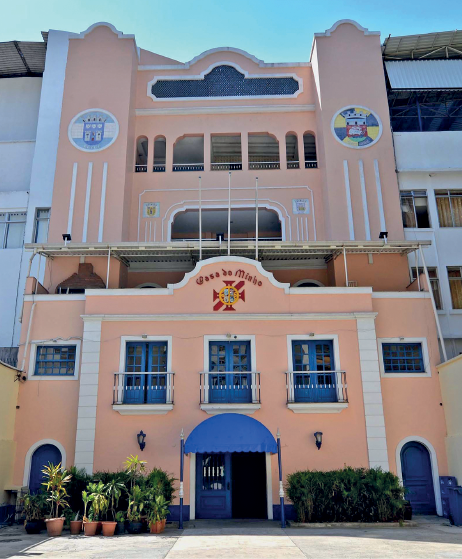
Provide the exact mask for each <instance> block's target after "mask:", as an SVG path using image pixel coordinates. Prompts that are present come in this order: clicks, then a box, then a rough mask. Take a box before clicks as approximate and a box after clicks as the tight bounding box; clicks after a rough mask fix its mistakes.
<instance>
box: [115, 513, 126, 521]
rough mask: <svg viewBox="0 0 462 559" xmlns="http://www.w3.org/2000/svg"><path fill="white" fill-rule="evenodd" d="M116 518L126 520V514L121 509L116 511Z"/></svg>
mask: <svg viewBox="0 0 462 559" xmlns="http://www.w3.org/2000/svg"><path fill="white" fill-rule="evenodd" d="M115 520H116V522H125V515H124V513H123V512H122V511H121V510H119V512H117V513H116V515H115Z"/></svg>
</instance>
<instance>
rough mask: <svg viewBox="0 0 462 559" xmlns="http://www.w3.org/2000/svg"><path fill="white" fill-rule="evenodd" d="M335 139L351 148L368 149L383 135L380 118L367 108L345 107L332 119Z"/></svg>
mask: <svg viewBox="0 0 462 559" xmlns="http://www.w3.org/2000/svg"><path fill="white" fill-rule="evenodd" d="M331 127H332V133H333V134H334V137H335V139H336V140H337V141H338V142H340V143H341V144H343V145H344V146H346V147H349V148H355V149H360V148H366V147H369V146H372V145H373V144H375V143H376V142H378V141H379V139H380V136H381V135H382V123H381V121H380V118H379V117H378V116H377V115H376V114H375V113H373V112H372V111H371V110H370V109H367V108H366V107H353V106H350V107H344V108H343V109H341V110H340V111H338V112H337V113H335V115H334V117H333V118H332V126H331Z"/></svg>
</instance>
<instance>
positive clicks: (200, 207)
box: [199, 177, 202, 260]
mask: <svg viewBox="0 0 462 559" xmlns="http://www.w3.org/2000/svg"><path fill="white" fill-rule="evenodd" d="M199 260H202V177H199Z"/></svg>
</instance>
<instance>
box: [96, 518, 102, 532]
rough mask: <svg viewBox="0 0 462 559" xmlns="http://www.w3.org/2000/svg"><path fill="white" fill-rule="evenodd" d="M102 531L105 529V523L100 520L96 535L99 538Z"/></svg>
mask: <svg viewBox="0 0 462 559" xmlns="http://www.w3.org/2000/svg"><path fill="white" fill-rule="evenodd" d="M102 529H103V523H102V522H101V520H98V522H97V526H96V535H97V536H99V535H100V534H101V531H102Z"/></svg>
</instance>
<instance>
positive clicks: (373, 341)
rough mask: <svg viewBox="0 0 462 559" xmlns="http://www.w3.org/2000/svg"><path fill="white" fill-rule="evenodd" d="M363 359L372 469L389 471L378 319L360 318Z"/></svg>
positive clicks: (360, 357)
mask: <svg viewBox="0 0 462 559" xmlns="http://www.w3.org/2000/svg"><path fill="white" fill-rule="evenodd" d="M356 323H357V328H358V343H359V359H360V366H361V380H362V387H363V399H364V415H365V420H366V439H367V452H368V456H369V467H371V468H375V467H378V466H380V467H381V468H382V469H383V470H384V471H388V470H389V463H388V452H387V439H386V433H385V417H384V414H383V402H382V386H381V383H380V370H379V355H378V351H377V335H376V332H375V322H374V318H368V317H365V318H358V319H357V320H356Z"/></svg>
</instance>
